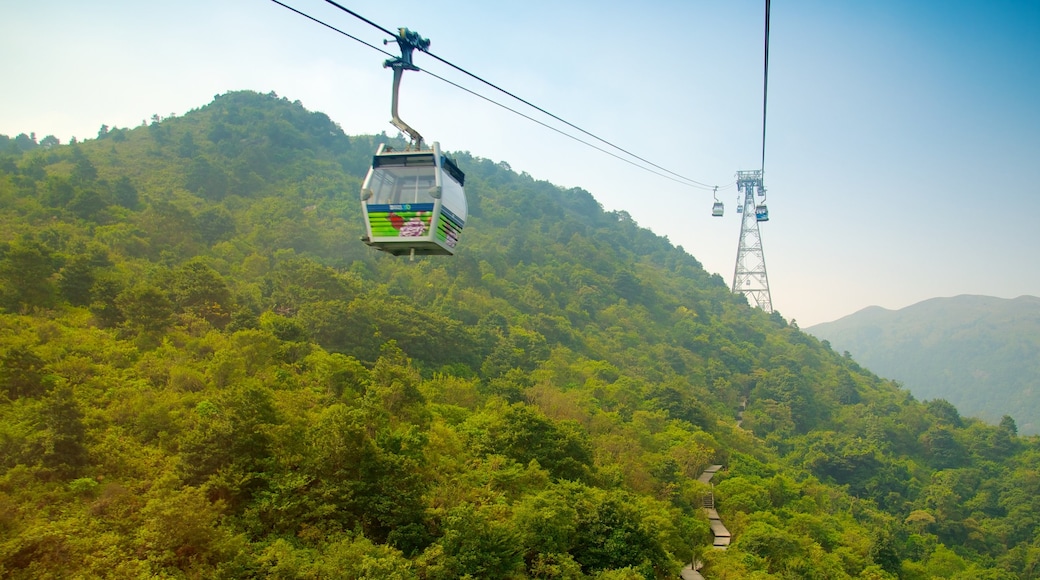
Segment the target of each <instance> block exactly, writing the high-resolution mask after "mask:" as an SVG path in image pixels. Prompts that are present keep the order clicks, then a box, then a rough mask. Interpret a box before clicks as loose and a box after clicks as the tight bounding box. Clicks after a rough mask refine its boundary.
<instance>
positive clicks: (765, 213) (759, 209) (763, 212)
mask: <svg viewBox="0 0 1040 580" xmlns="http://www.w3.org/2000/svg"><path fill="white" fill-rule="evenodd" d="M755 220H757V221H760V222H767V221H769V208H768V207H766V205H765V204H761V205H757V206H755Z"/></svg>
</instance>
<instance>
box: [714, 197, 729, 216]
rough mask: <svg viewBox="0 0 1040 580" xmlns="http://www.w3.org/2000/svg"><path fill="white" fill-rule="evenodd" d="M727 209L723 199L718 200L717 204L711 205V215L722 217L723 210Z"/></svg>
mask: <svg viewBox="0 0 1040 580" xmlns="http://www.w3.org/2000/svg"><path fill="white" fill-rule="evenodd" d="M725 210H726V206H724V205H723V204H722V202H721V201H716V202H715V205H713V206H711V215H713V216H715V217H722V214H723V212H724V211H725Z"/></svg>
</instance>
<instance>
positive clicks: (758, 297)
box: [733, 170, 773, 312]
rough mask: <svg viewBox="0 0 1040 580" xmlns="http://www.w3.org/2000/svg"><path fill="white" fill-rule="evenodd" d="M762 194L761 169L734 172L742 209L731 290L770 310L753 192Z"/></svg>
mask: <svg viewBox="0 0 1040 580" xmlns="http://www.w3.org/2000/svg"><path fill="white" fill-rule="evenodd" d="M756 190H757V191H758V194H759V195H762V196H764V195H765V187H764V186H763V185H762V171H761V170H755V171H738V172H737V191H742V192H744V211H743V213H741V216H742V219H741V220H740V241H739V242H738V243H737V265H736V268H735V269H734V271H733V292H734V293H736V292H743V293H744V295H745V296H747V300H748V304H750V305H752V306H757V307H759V308H761V309H762V310H764V311H766V312H772V311H773V299H772V298H771V297H770V295H769V276H768V275H767V274H766V256H765V253H763V251H762V234H761V232H759V229H758V217H757V213H756V211H755V210H756V209H757V205H758V204H756V203H755V191H756Z"/></svg>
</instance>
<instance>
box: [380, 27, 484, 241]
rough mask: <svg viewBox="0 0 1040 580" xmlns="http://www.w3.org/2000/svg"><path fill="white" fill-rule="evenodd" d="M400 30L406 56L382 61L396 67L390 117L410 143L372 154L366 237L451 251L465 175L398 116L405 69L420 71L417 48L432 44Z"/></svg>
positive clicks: (461, 217) (462, 212) (462, 218)
mask: <svg viewBox="0 0 1040 580" xmlns="http://www.w3.org/2000/svg"><path fill="white" fill-rule="evenodd" d="M398 32H399V33H398V36H397V38H396V40H397V44H398V45H399V46H400V47H401V57H400V58H394V59H390V60H387V61H386V62H385V63H383V66H385V67H388V68H392V69H394V90H393V98H392V100H391V105H390V110H391V114H392V116H393V118H392V120H391V121H390V122H391V123H393V125H394V126H395V127H397V128H398V129H400V130H401V131H402V132H404V133H406V134H407V135H408V136H409V137H410V138H411V142H410V143H409V145H408V147H407V148H406V149H405V150H404V151H395V150H393V149H391V148H390V147H387V146H386V145H385V144H382V145H380V146H379V149H378V150H377V151H376V154H375V156H374V157H373V158H372V167H371V168H370V169H369V170H368V175H367V176H366V177H365V182H364V183H363V184H362V186H361V210H362V213H363V215H364V218H365V229H366V234H367V235H366V236H365V237H364V238H362V240H363V241H364V242H365V243H366V244H368V245H370V246H372V247H374V248H377V249H379V250H382V251H384V252H389V253H390V254H393V255H395V256H401V255H404V254H408V255H410V256H412V257H414V256H415V255H417V254H418V255H447V256H450V255H453V254H454V253H455V245H456V244H457V243H458V241H459V234H460V233H461V232H462V228H463V226H465V225H466V213H467V209H466V194H465V191H464V189H463V185H464V184H465V181H466V176H465V174H463V173H462V171H461V170H460V169H459V168H458V166H457V165H456V164H455V162H454V161H452V160H451V159H449V158H448V157H447V156H445V155H444V154H443V153H441V148H440V144H439V143H436V142H435V143H433V147H432V148H427V147H424V146H423V138H422V135H420V134H419V132H418V131H416V130H415V129H413V128H412V127H410V126H409V125H408V124H407V123H405V122H404V121H402V120H401V118H400V117H399V116H398V115H397V100H398V93H399V92H400V87H401V75H402V73H403V72H404V71H405V70H419V69H418V67H416V66H415V65H413V64H412V51H413V50H414V49H416V48H418V49H419V50H426V48H428V47H429V46H430V41H429V40H427V39H424V38H422V37H421V36H419V34H417V33H415V32H412V31H410V30H408V29H407V28H401V29H399V31H398Z"/></svg>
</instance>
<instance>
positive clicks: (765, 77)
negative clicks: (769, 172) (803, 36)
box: [762, 0, 769, 175]
mask: <svg viewBox="0 0 1040 580" xmlns="http://www.w3.org/2000/svg"><path fill="white" fill-rule="evenodd" d="M762 69H763V73H762V175H765V173H766V103H767V102H768V100H767V98H766V97H767V96H768V95H769V0H766V40H765V63H764V65H763V67H762Z"/></svg>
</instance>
